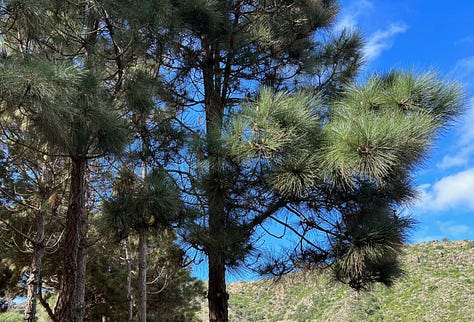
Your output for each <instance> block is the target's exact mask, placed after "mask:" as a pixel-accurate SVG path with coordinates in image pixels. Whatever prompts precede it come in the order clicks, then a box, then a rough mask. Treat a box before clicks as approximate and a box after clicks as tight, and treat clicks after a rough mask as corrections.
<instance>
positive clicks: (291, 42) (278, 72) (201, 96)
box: [160, 0, 361, 321]
mask: <svg viewBox="0 0 474 322" xmlns="http://www.w3.org/2000/svg"><path fill="white" fill-rule="evenodd" d="M173 3H174V6H175V10H176V11H175V12H176V13H177V17H176V18H175V19H176V20H177V21H179V19H180V21H181V25H182V28H183V29H182V30H181V32H180V37H178V38H176V44H175V45H174V46H173V45H172V46H170V50H169V51H168V52H166V55H164V56H163V60H161V61H160V62H162V64H163V65H164V68H163V69H162V72H163V74H164V75H167V76H165V77H163V79H164V82H165V83H166V85H167V86H166V87H165V89H166V90H167V92H168V93H169V94H168V96H167V97H168V100H169V101H170V103H172V104H178V105H181V106H184V107H187V106H189V109H186V108H185V109H184V111H183V114H182V120H183V122H184V123H186V124H185V128H187V129H190V130H191V132H192V133H191V134H190V135H191V138H192V139H191V140H192V141H191V142H192V144H193V146H192V149H193V150H191V152H192V153H193V154H192V157H194V158H195V160H197V162H196V161H195V160H192V158H191V156H187V157H185V159H186V161H188V162H189V163H187V164H186V165H182V166H179V169H178V171H177V173H179V174H181V177H180V179H181V182H182V183H183V186H184V187H183V189H184V190H186V191H187V193H188V200H189V203H190V205H193V206H194V207H195V209H196V212H197V213H199V215H198V216H197V217H200V218H196V220H194V221H191V220H190V221H189V227H188V231H189V234H188V235H187V236H186V237H185V238H186V240H187V241H188V242H189V243H190V244H192V245H195V246H196V247H197V248H198V249H202V250H204V252H205V254H206V255H207V258H208V262H209V292H208V301H209V312H210V320H211V321H227V319H228V314H227V306H228V304H227V302H228V295H227V292H226V285H225V272H226V268H227V267H232V266H238V265H239V264H240V263H241V262H242V261H243V260H244V259H245V258H246V256H247V254H248V253H249V252H250V251H251V249H252V247H251V245H252V242H251V236H252V234H253V233H254V231H255V229H256V227H258V226H259V225H260V224H261V223H262V222H264V221H265V220H266V219H268V218H269V217H270V216H271V215H272V214H274V213H276V212H277V211H278V210H280V209H281V208H282V207H283V206H284V204H285V198H272V197H271V196H270V195H269V194H268V193H267V192H266V191H265V190H264V189H263V188H262V186H261V185H260V184H256V183H258V182H259V181H258V180H255V178H252V179H250V180H248V176H252V170H251V169H249V168H247V167H245V165H243V164H241V163H239V162H238V161H236V160H234V159H232V157H230V151H228V150H227V149H226V147H225V146H224V145H223V143H222V140H223V137H224V136H225V131H226V130H225V129H224V125H225V124H226V123H227V122H229V120H231V118H232V116H233V115H234V113H235V111H236V110H238V105H239V102H242V101H243V100H244V99H245V98H246V97H250V98H251V97H253V96H254V95H255V92H256V91H257V90H258V87H259V86H260V85H261V84H266V85H268V86H271V87H272V88H275V89H278V88H289V89H293V88H294V87H295V85H296V84H300V85H301V86H303V85H305V86H311V87H313V88H315V90H316V91H318V92H319V93H324V96H325V99H328V98H329V97H331V96H333V95H337V93H338V91H339V90H340V88H341V86H342V85H344V84H346V83H347V82H349V81H350V80H351V79H352V78H353V77H354V76H355V73H356V71H357V69H358V67H359V66H360V63H361V54H360V47H361V41H360V38H359V37H358V35H356V34H350V33H347V32H343V33H341V34H339V35H331V33H329V32H328V31H327V28H328V27H330V26H331V24H332V22H333V21H334V18H335V15H336V13H337V6H336V2H335V1H212V0H202V1H175V2H173ZM173 49H174V50H173ZM297 76H298V77H297ZM295 83H296V84H295ZM165 97H166V96H165ZM191 110H192V111H193V112H191ZM188 151H189V150H188ZM262 179H263V178H262Z"/></svg>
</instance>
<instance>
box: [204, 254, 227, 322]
mask: <svg viewBox="0 0 474 322" xmlns="http://www.w3.org/2000/svg"><path fill="white" fill-rule="evenodd" d="M228 300H229V295H228V294H227V290H226V285H225V264H224V260H223V258H222V257H221V256H219V255H218V256H215V255H214V254H209V292H208V304H209V321H210V322H227V321H229V318H228V312H227V308H228Z"/></svg>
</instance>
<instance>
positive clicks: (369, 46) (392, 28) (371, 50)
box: [364, 22, 408, 60]
mask: <svg viewBox="0 0 474 322" xmlns="http://www.w3.org/2000/svg"><path fill="white" fill-rule="evenodd" d="M407 29H408V26H407V25H406V24H405V23H403V22H399V23H394V24H391V25H389V26H388V27H387V28H385V29H380V30H377V31H376V32H374V33H373V34H372V35H370V37H369V40H368V41H367V43H366V45H365V47H364V53H365V58H366V59H367V60H373V59H375V58H377V57H378V56H380V54H381V53H382V52H383V51H385V50H387V49H390V48H391V47H392V45H393V37H394V36H396V35H397V34H400V33H403V32H405V31H406V30H407Z"/></svg>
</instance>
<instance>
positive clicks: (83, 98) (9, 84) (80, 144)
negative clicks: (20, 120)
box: [2, 1, 126, 321]
mask: <svg viewBox="0 0 474 322" xmlns="http://www.w3.org/2000/svg"><path fill="white" fill-rule="evenodd" d="M3 9H5V12H4V14H3V15H2V24H3V25H7V24H9V23H10V22H12V21H13V22H14V23H13V24H12V25H11V26H10V28H9V29H8V31H9V33H6V34H4V36H3V38H4V39H3V41H4V44H6V46H8V48H7V49H6V50H5V51H6V56H7V59H6V60H5V61H4V65H3V75H2V76H3V77H2V94H3V95H2V97H3V99H4V100H3V102H2V103H3V104H4V106H5V109H6V110H7V111H10V112H13V113H15V112H19V113H22V114H23V115H25V117H26V119H27V120H28V121H29V122H31V126H32V127H34V128H35V129H36V130H37V131H38V133H40V137H39V139H40V140H44V142H47V143H48V144H49V145H51V146H52V147H53V148H54V149H56V151H57V153H61V154H63V155H65V156H67V157H68V158H69V161H70V187H69V201H68V210H67V214H66V227H65V236H64V237H65V241H64V248H65V250H66V251H65V252H64V259H63V272H62V278H61V289H60V292H59V303H58V304H59V305H58V308H57V311H56V313H57V318H58V320H59V321H82V319H83V316H84V310H85V303H84V294H85V282H86V276H85V274H86V256H87V247H88V241H87V212H86V209H85V204H86V177H87V173H86V172H87V163H88V160H89V159H91V158H96V157H98V156H101V155H104V154H107V153H113V152H118V151H120V149H121V147H122V145H123V142H124V139H125V136H126V131H125V127H124V124H123V122H121V121H120V120H119V118H118V115H117V113H116V111H115V110H114V109H113V104H112V103H113V95H112V94H113V93H111V92H110V87H108V86H106V84H105V83H104V79H103V75H102V73H104V74H105V73H106V72H111V71H110V70H107V64H106V63H105V61H104V60H103V59H100V60H99V59H92V58H93V57H95V58H97V57H98V56H96V55H95V54H96V52H97V50H100V49H101V48H100V46H101V43H100V41H99V40H98V39H99V37H101V38H102V39H107V40H108V41H109V42H110V41H111V39H113V38H111V37H110V30H109V34H105V33H103V32H102V29H100V27H99V23H100V21H101V19H106V18H105V16H106V12H105V10H103V8H102V7H95V6H89V4H87V3H84V4H81V3H77V4H75V3H56V2H53V1H38V2H34V3H31V2H28V1H24V2H22V1H20V2H11V3H8V4H5V7H3ZM39 17H42V18H41V19H39ZM64 31H65V32H64Z"/></svg>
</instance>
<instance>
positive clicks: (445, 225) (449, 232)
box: [437, 221, 471, 238]
mask: <svg viewBox="0 0 474 322" xmlns="http://www.w3.org/2000/svg"><path fill="white" fill-rule="evenodd" d="M437 224H438V226H439V229H440V231H441V232H442V233H443V235H445V236H447V237H451V238H456V237H459V236H463V235H466V234H467V233H469V232H470V231H471V228H470V227H469V226H467V225H462V224H457V223H455V222H453V221H446V222H437Z"/></svg>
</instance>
